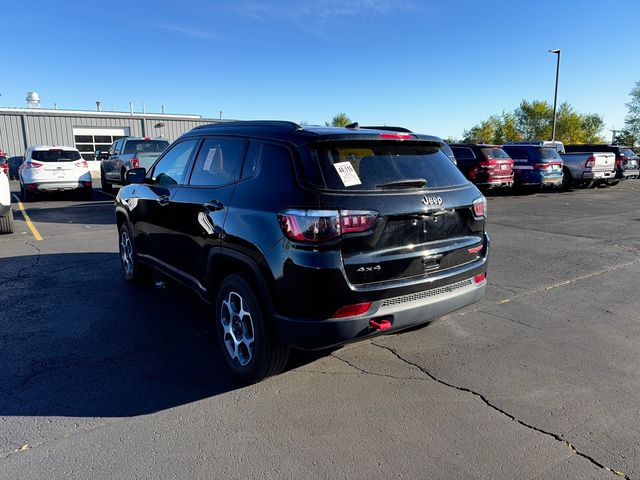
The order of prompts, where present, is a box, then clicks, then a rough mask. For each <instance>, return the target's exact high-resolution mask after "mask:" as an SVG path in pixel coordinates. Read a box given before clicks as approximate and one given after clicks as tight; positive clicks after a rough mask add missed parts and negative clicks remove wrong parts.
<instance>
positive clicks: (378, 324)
mask: <svg viewBox="0 0 640 480" xmlns="http://www.w3.org/2000/svg"><path fill="white" fill-rule="evenodd" d="M369 326H370V327H371V328H373V329H374V330H389V329H390V328H391V322H390V321H389V320H385V319H384V318H379V319H377V320H376V319H375V318H372V319H371V320H369Z"/></svg>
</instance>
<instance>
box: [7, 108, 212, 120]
mask: <svg viewBox="0 0 640 480" xmlns="http://www.w3.org/2000/svg"><path fill="white" fill-rule="evenodd" d="M2 113H9V114H17V115H59V116H74V117H77V116H81V117H112V118H137V119H143V118H153V119H167V120H198V121H216V122H220V121H221V120H218V119H212V118H205V117H203V116H201V115H190V114H177V113H141V112H133V113H130V112H109V111H104V110H101V111H98V110H64V109H48V108H46V109H45V108H18V107H0V114H2ZM222 121H224V120H222Z"/></svg>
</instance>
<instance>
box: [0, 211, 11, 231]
mask: <svg viewBox="0 0 640 480" xmlns="http://www.w3.org/2000/svg"><path fill="white" fill-rule="evenodd" d="M0 233H13V210H12V209H9V213H8V214H7V215H5V216H4V217H0Z"/></svg>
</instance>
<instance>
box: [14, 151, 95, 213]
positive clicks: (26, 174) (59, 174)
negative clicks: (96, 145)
mask: <svg viewBox="0 0 640 480" xmlns="http://www.w3.org/2000/svg"><path fill="white" fill-rule="evenodd" d="M18 177H19V179H20V191H21V192H22V198H24V199H25V200H26V201H29V200H31V199H32V198H33V196H34V195H35V194H36V193H37V192H61V191H65V190H76V191H79V192H81V193H82V194H83V196H84V197H85V198H91V195H92V192H93V190H92V187H93V186H92V183H91V172H90V171H89V164H88V163H87V162H86V160H84V159H83V158H82V157H81V156H80V152H79V151H78V150H76V149H75V148H71V147H61V146H42V147H29V148H27V150H26V152H25V153H24V162H23V163H22V165H20V168H19V169H18Z"/></svg>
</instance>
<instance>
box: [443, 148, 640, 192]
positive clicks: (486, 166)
mask: <svg viewBox="0 0 640 480" xmlns="http://www.w3.org/2000/svg"><path fill="white" fill-rule="evenodd" d="M449 147H450V148H451V150H452V152H453V154H454V156H455V159H456V161H457V165H458V168H460V170H461V171H462V173H463V174H464V175H465V177H467V179H469V180H470V181H471V182H473V183H474V184H476V185H477V186H478V188H480V189H481V190H488V189H492V188H510V187H513V188H516V189H519V190H522V189H533V188H543V187H556V188H558V187H562V188H563V189H565V190H568V189H571V188H573V187H576V186H578V187H593V186H597V185H600V184H604V183H606V184H608V185H616V184H617V183H619V182H620V181H621V180H625V179H630V178H638V177H639V176H640V170H639V165H638V164H639V159H638V156H637V155H636V154H635V153H634V152H633V150H631V149H630V148H628V147H624V146H619V145H606V144H583V145H579V144H576V145H567V146H566V147H565V146H564V145H563V144H562V143H561V142H547V141H541V140H533V141H530V142H514V143H508V144H504V145H489V144H484V143H480V144H451V145H449Z"/></svg>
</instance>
